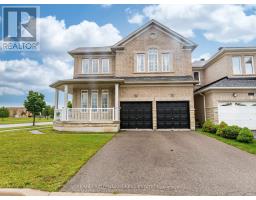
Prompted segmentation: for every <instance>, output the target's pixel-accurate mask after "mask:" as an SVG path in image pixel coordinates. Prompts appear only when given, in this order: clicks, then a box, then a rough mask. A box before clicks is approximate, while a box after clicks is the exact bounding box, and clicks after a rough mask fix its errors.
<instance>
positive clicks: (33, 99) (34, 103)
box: [24, 91, 46, 126]
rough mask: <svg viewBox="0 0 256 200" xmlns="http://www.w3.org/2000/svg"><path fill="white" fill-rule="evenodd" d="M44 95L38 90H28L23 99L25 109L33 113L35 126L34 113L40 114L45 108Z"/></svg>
mask: <svg viewBox="0 0 256 200" xmlns="http://www.w3.org/2000/svg"><path fill="white" fill-rule="evenodd" d="M45 105H46V103H45V101H44V95H43V94H41V93H38V92H34V91H29V93H28V96H27V99H26V100H25V101H24V106H25V108H26V109H27V111H29V112H31V113H32V115H33V126H35V118H36V115H38V114H40V113H41V112H42V111H43V109H44V108H45Z"/></svg>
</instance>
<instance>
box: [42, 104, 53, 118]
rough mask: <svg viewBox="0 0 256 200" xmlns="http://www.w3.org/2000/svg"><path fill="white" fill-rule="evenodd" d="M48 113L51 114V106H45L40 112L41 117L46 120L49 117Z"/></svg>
mask: <svg viewBox="0 0 256 200" xmlns="http://www.w3.org/2000/svg"><path fill="white" fill-rule="evenodd" d="M50 112H51V106H49V105H47V106H45V108H44V109H43V111H42V115H43V116H44V117H45V118H47V119H48V117H49V116H50Z"/></svg>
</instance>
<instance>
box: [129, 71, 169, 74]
mask: <svg viewBox="0 0 256 200" xmlns="http://www.w3.org/2000/svg"><path fill="white" fill-rule="evenodd" d="M165 73H174V71H168V72H158V71H156V72H133V74H165Z"/></svg>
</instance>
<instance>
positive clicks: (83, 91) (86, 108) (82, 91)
mask: <svg viewBox="0 0 256 200" xmlns="http://www.w3.org/2000/svg"><path fill="white" fill-rule="evenodd" d="M83 93H87V99H86V101H87V107H83V106H82V105H83V99H82V94H83ZM80 100H81V103H80V104H81V108H82V112H87V111H88V108H89V92H88V90H81V96H80Z"/></svg>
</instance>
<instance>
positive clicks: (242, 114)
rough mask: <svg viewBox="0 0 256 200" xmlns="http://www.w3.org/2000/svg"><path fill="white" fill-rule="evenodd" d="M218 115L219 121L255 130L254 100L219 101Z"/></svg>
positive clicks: (255, 104)
mask: <svg viewBox="0 0 256 200" xmlns="http://www.w3.org/2000/svg"><path fill="white" fill-rule="evenodd" d="M218 116H219V122H221V121H224V122H226V123H227V124H228V125H238V126H240V127H248V128H249V129H252V130H256V102H221V103H219V106H218Z"/></svg>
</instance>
